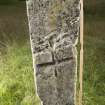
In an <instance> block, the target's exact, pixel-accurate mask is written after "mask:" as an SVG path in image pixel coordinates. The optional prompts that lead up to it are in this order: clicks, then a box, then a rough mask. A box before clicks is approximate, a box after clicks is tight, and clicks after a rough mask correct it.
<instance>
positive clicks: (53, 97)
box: [27, 0, 80, 105]
mask: <svg viewBox="0 0 105 105" xmlns="http://www.w3.org/2000/svg"><path fill="white" fill-rule="evenodd" d="M79 1H80V0H27V15H28V21H29V32H30V39H31V46H32V53H33V59H34V61H35V62H34V67H35V68H34V70H36V81H37V93H38V95H39V97H40V99H41V101H42V103H43V105H75V96H76V95H75V93H76V89H75V87H76V85H75V83H76V66H77V65H76V60H77V59H76V56H77V54H76V50H75V49H76V48H75V46H76V42H77V39H78V36H79V27H80V25H79V22H80V19H79V18H80V16H79V15H80V3H79Z"/></svg>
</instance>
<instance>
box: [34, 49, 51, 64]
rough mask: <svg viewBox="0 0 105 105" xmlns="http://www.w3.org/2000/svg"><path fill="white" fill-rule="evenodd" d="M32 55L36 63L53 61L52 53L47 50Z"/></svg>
mask: <svg viewBox="0 0 105 105" xmlns="http://www.w3.org/2000/svg"><path fill="white" fill-rule="evenodd" d="M34 57H35V63H36V65H38V64H49V63H53V57H52V53H51V52H49V51H46V52H40V53H37V54H35V55H34Z"/></svg>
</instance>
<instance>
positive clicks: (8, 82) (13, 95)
mask: <svg viewBox="0 0 105 105" xmlns="http://www.w3.org/2000/svg"><path fill="white" fill-rule="evenodd" d="M84 5H85V6H84V12H85V19H84V20H85V24H84V28H85V30H84V31H85V32H84V36H85V38H84V41H85V44H84V50H85V52H84V53H85V55H84V58H85V61H84V63H85V64H84V97H83V99H84V100H83V105H105V20H104V19H105V0H85V1H84ZM34 88H35V85H34V72H33V67H32V56H31V49H30V42H29V35H28V25H27V16H26V7H25V3H24V2H22V0H0V105H39V101H38V98H37V96H36V95H35V93H36V91H35V89H34Z"/></svg>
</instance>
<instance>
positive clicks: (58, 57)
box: [54, 45, 74, 62]
mask: <svg viewBox="0 0 105 105" xmlns="http://www.w3.org/2000/svg"><path fill="white" fill-rule="evenodd" d="M73 58H74V54H73V46H71V45H69V46H66V47H61V48H58V49H56V50H55V51H54V59H55V61H58V62H61V61H63V60H64V61H66V60H70V59H73Z"/></svg>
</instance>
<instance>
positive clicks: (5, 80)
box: [0, 45, 39, 105]
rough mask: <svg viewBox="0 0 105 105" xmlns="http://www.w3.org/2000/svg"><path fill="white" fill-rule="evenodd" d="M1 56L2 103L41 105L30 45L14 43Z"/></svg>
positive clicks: (0, 81)
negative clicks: (35, 83)
mask: <svg viewBox="0 0 105 105" xmlns="http://www.w3.org/2000/svg"><path fill="white" fill-rule="evenodd" d="M7 53H8V54H6V55H3V56H2V57H1V56H0V105H39V102H38V100H37V99H38V98H37V97H36V96H35V93H36V92H35V85H34V73H33V68H32V57H31V50H30V46H29V45H27V46H26V45H25V46H22V47H20V46H17V45H13V46H12V47H9V48H8V49H7Z"/></svg>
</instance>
